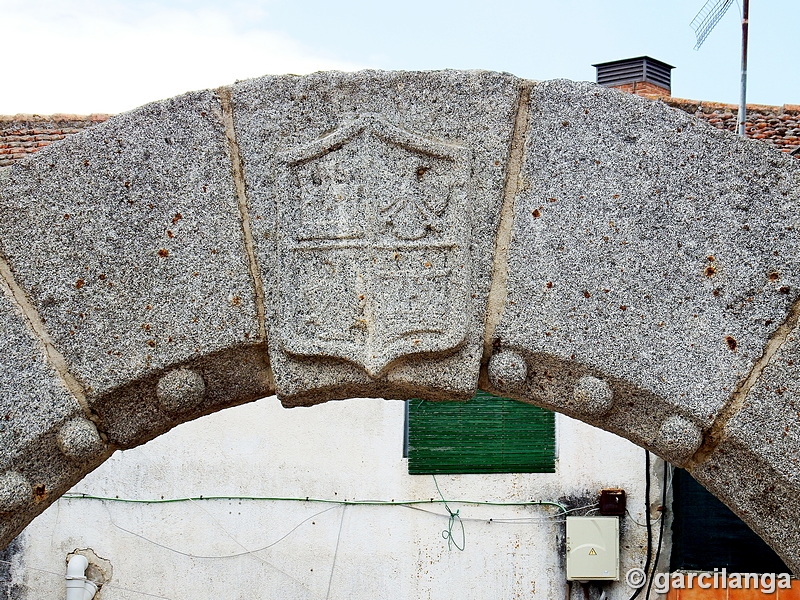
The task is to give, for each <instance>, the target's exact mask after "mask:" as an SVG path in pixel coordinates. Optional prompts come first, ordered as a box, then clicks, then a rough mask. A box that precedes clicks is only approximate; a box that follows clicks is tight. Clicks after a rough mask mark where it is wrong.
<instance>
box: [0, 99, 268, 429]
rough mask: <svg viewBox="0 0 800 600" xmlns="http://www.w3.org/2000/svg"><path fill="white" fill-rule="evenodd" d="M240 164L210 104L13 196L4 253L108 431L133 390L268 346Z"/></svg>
mask: <svg viewBox="0 0 800 600" xmlns="http://www.w3.org/2000/svg"><path fill="white" fill-rule="evenodd" d="M231 164H232V162H231V157H230V149H229V143H228V139H227V137H226V132H225V127H224V124H223V118H222V111H221V104H220V101H219V98H218V97H217V96H216V94H215V93H214V92H212V91H199V92H190V93H188V94H184V95H182V96H178V97H175V98H172V99H169V100H164V101H160V102H155V103H152V104H148V105H145V106H143V107H141V108H138V109H136V110H133V111H131V112H129V113H125V114H121V115H118V116H116V117H113V118H111V119H109V120H108V121H106V122H105V123H101V124H99V125H97V126H95V127H93V128H91V129H88V130H85V131H83V132H81V133H77V134H75V135H72V136H69V137H68V138H66V139H64V140H61V141H59V142H55V143H53V144H51V145H49V146H47V147H46V148H43V149H42V150H41V151H40V152H37V153H36V154H35V155H34V156H32V157H31V158H30V159H28V160H26V161H22V162H20V163H18V164H15V165H14V166H13V167H12V168H11V170H10V171H9V172H8V174H7V176H6V177H5V178H4V180H3V181H2V182H0V220H2V221H3V223H5V225H6V226H5V227H4V228H3V230H2V232H0V248H2V251H3V253H4V254H5V256H6V257H7V259H8V262H9V264H10V266H11V268H12V270H13V274H14V277H15V279H16V281H17V283H18V284H19V286H20V287H21V288H22V289H23V290H24V292H25V294H26V295H27V297H28V298H29V299H30V302H31V305H32V306H33V308H34V310H35V311H36V312H37V313H38V315H39V317H40V318H41V321H42V323H43V326H44V328H45V329H46V330H47V332H48V334H49V336H50V337H51V338H52V340H53V342H54V345H55V346H56V348H57V349H58V351H59V352H60V353H61V354H62V355H63V357H64V360H65V362H66V368H67V369H68V370H69V372H70V373H71V374H72V375H73V376H74V377H75V379H76V380H77V381H78V382H80V384H81V386H82V387H83V389H84V392H85V394H86V396H87V398H88V399H89V402H90V404H91V407H92V410H94V411H96V413H97V415H98V417H99V419H100V420H101V421H103V420H105V421H107V420H108V419H106V418H105V417H104V416H103V415H104V411H106V410H113V408H112V407H111V405H112V404H113V403H114V402H118V401H119V402H126V401H127V400H126V399H125V398H121V397H118V396H119V394H122V395H123V396H124V392H122V391H121V390H122V388H125V387H126V386H128V387H129V386H130V385H131V384H132V382H136V381H143V380H148V381H149V380H152V379H156V380H157V379H158V378H159V377H161V376H162V375H164V374H165V373H166V372H167V371H169V370H171V369H173V368H176V367H177V366H180V365H182V364H185V363H188V362H190V361H192V360H195V359H198V358H200V357H206V356H209V355H213V354H214V353H218V352H220V351H223V350H228V349H232V348H236V347H240V346H254V347H255V345H261V346H263V344H264V340H261V339H258V337H259V333H258V332H259V326H258V317H257V314H256V312H257V311H256V308H255V287H254V281H253V278H252V277H251V274H250V272H249V263H248V257H247V253H246V251H245V243H244V235H243V231H242V221H241V215H240V210H239V204H238V199H237V196H236V191H235V185H234V178H233V173H232V167H231ZM153 393H154V390H153ZM150 400H153V401H154V402H155V401H156V399H155V397H153V398H152V399H150ZM106 424H108V423H106ZM160 424H161V425H160V426H167V425H169V426H171V425H172V424H174V422H173V421H172V420H171V419H170V418H169V415H163V418H162V419H161V420H160ZM143 433H145V432H135V433H134V432H129V436H128V437H131V438H134V437H138V436H140V435H141V434H143Z"/></svg>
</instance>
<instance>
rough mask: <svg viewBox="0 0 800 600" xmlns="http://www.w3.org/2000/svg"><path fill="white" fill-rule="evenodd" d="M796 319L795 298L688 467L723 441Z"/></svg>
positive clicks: (798, 304)
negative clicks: (787, 312)
mask: <svg viewBox="0 0 800 600" xmlns="http://www.w3.org/2000/svg"><path fill="white" fill-rule="evenodd" d="M798 321H800V299H798V300H795V301H794V304H792V306H791V308H790V309H789V314H788V315H787V317H786V319H785V320H784V321H783V323H781V324H780V325H779V326H778V328H777V329H775V331H774V332H773V333H772V336H771V337H770V338H769V340H768V341H767V343H766V345H765V346H764V351H763V353H762V354H761V357H760V358H759V359H758V360H757V361H756V362H755V364H754V365H753V367H752V368H751V369H750V372H749V373H748V374H747V377H745V378H744V379H743V380H742V381H741V382H739V385H738V386H737V387H736V390H734V392H733V393H732V394H731V395H730V398H729V399H728V401H727V402H726V403H725V405H724V406H723V407H722V409H721V410H720V411H719V414H718V415H717V418H716V419H714V422H713V423H712V424H711V427H710V428H709V429H708V430H707V431H706V432H705V434H704V436H703V443H702V445H701V446H700V448H699V449H698V450H697V452H695V453H694V455H693V456H692V458H691V459H690V460H689V468H691V467H693V466H696V465H698V464H700V463H703V462H705V460H706V459H707V458H708V457H709V456H710V455H711V453H712V452H713V451H714V449H715V448H716V447H717V446H718V445H719V444H720V442H722V441H723V439H724V433H725V427H726V426H727V424H728V423H729V422H730V420H731V419H732V418H733V417H734V416H736V414H737V413H738V412H739V411H740V410H741V409H742V407H743V406H744V403H745V402H746V401H747V396H748V395H749V394H750V390H751V389H752V387H753V386H754V385H755V384H756V382H757V381H758V379H759V378H760V377H761V374H762V373H763V372H764V369H766V368H767V366H769V364H770V363H771V362H772V359H773V357H774V356H775V354H777V352H778V350H780V348H781V346H783V344H784V342H786V339H787V338H788V337H789V334H790V333H791V332H792V330H794V328H795V327H797V323H798Z"/></svg>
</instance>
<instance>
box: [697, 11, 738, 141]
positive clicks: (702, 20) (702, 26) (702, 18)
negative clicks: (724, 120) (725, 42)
mask: <svg viewBox="0 0 800 600" xmlns="http://www.w3.org/2000/svg"><path fill="white" fill-rule="evenodd" d="M743 1H744V7H743V8H742V87H741V96H740V101H739V119H738V120H739V135H740V136H742V137H745V123H746V122H747V29H748V25H749V18H750V0H743ZM732 4H733V0H707V1H706V3H705V4H704V5H703V8H701V9H700V12H698V13H697V15H696V16H695V18H694V19H692V23H691V26H692V29H694V33H695V36H696V37H697V43H696V44H695V45H694V49H695V50H699V49H700V46H702V45H703V42H705V41H706V38H707V37H708V34H709V33H711V32H712V31H713V29H714V27H716V25H717V23H719V20H720V19H722V17H724V16H725V13H726V12H728V9H729V8H730V7H731V5H732Z"/></svg>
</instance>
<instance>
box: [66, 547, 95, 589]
mask: <svg viewBox="0 0 800 600" xmlns="http://www.w3.org/2000/svg"><path fill="white" fill-rule="evenodd" d="M88 566H89V560H88V559H87V558H86V557H85V556H82V555H80V554H74V555H72V556H71V557H70V559H69V562H67V575H66V577H65V579H66V580H67V600H92V598H94V595H95V594H96V593H97V585H96V584H95V583H94V581H89V580H88V579H86V567H88Z"/></svg>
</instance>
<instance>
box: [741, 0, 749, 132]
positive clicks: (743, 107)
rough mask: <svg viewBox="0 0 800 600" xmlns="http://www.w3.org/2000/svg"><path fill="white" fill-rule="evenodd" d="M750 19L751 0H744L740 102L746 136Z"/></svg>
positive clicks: (742, 123)
mask: <svg viewBox="0 0 800 600" xmlns="http://www.w3.org/2000/svg"><path fill="white" fill-rule="evenodd" d="M749 19H750V0H744V7H743V9H742V95H741V100H740V102H739V135H740V136H742V137H745V126H744V124H745V123H746V122H747V26H748V24H749Z"/></svg>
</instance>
